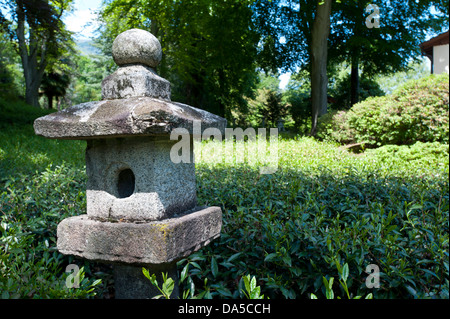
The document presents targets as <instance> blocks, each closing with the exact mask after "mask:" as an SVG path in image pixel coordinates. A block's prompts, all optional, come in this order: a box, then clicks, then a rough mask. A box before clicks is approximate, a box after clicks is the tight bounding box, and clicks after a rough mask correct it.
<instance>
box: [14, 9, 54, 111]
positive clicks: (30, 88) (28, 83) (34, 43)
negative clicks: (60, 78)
mask: <svg viewBox="0 0 450 319" xmlns="http://www.w3.org/2000/svg"><path fill="white" fill-rule="evenodd" d="M16 13H17V30H16V34H17V39H18V42H19V55H20V58H21V61H22V68H23V73H24V78H25V102H26V103H28V104H30V105H32V106H35V107H40V105H39V87H40V86H41V82H42V77H43V76H44V71H45V67H46V66H47V60H46V53H47V50H46V45H45V41H46V40H45V38H44V39H42V40H38V39H37V36H36V35H35V32H34V30H33V29H32V28H30V29H29V31H28V39H27V38H26V36H25V32H26V31H25V13H24V10H23V7H22V5H20V4H18V5H17V10H16ZM39 41H43V42H42V43H39ZM38 48H39V49H40V55H41V57H40V58H41V59H40V61H39V63H38Z"/></svg>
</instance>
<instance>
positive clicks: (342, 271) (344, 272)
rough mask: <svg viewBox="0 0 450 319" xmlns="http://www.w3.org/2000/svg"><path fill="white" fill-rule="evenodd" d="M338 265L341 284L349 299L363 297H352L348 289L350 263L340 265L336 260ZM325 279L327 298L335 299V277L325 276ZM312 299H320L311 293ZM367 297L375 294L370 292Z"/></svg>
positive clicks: (324, 285) (371, 297)
mask: <svg viewBox="0 0 450 319" xmlns="http://www.w3.org/2000/svg"><path fill="white" fill-rule="evenodd" d="M336 267H337V269H338V272H339V277H340V279H339V283H340V284H341V287H342V289H343V290H344V292H345V293H346V295H347V298H348V299H361V296H355V297H353V298H352V297H351V296H350V293H349V291H348V286H347V279H348V275H349V270H348V264H345V265H344V266H342V267H341V266H340V264H339V262H336ZM322 280H323V287H324V288H325V296H326V298H327V299H334V295H335V294H334V291H333V283H334V277H330V278H329V279H328V280H327V278H325V277H322ZM310 298H311V299H318V298H317V296H316V295H315V294H313V293H312V294H311V296H310ZM337 298H338V299H341V297H340V296H338V297H337ZM365 299H373V295H372V294H371V293H369V294H368V295H367V296H366V298H365Z"/></svg>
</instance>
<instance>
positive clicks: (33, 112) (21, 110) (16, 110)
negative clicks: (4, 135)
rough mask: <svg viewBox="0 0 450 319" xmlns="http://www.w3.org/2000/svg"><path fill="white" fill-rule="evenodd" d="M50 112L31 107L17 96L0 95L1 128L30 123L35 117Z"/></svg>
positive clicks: (6, 128)
mask: <svg viewBox="0 0 450 319" xmlns="http://www.w3.org/2000/svg"><path fill="white" fill-rule="evenodd" d="M50 112H51V111H47V110H41V109H37V108H35V107H32V106H30V105H28V104H26V103H25V102H23V101H20V100H17V98H12V97H2V96H0V128H1V129H2V130H3V129H5V130H8V129H10V126H11V125H14V126H21V125H23V124H32V123H33V122H34V120H35V119H36V118H38V117H39V116H43V115H46V114H49V113H50ZM6 141H8V140H5V142H6Z"/></svg>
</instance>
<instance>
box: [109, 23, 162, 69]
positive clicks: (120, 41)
mask: <svg viewBox="0 0 450 319" xmlns="http://www.w3.org/2000/svg"><path fill="white" fill-rule="evenodd" d="M112 55H113V59H114V62H116V64H117V65H119V66H122V65H126V64H144V65H147V66H149V67H151V68H156V67H157V66H158V64H159V63H160V62H161V58H162V49H161V44H160V43H159V41H158V39H157V38H156V37H155V36H154V35H153V34H151V33H150V32H148V31H145V30H142V29H130V30H127V31H125V32H122V33H121V34H119V35H118V36H117V37H116V39H115V40H114V42H113V45H112Z"/></svg>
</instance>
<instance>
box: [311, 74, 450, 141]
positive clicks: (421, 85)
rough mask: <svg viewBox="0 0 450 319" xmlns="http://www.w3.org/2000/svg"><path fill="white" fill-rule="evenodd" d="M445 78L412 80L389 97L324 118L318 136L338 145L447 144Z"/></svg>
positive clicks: (437, 76)
mask: <svg viewBox="0 0 450 319" xmlns="http://www.w3.org/2000/svg"><path fill="white" fill-rule="evenodd" d="M448 81H449V78H448V74H441V75H430V76H428V77H425V78H422V79H420V80H412V81H409V82H407V83H406V84H405V85H403V86H402V87H400V88H399V89H397V90H396V91H394V93H392V94H391V95H389V96H382V97H371V98H368V99H366V100H365V101H363V102H361V103H358V104H355V105H354V106H353V107H352V108H351V109H350V110H349V111H348V112H344V111H343V112H337V113H334V114H331V115H330V116H328V117H324V118H323V119H322V120H321V121H320V124H319V133H318V136H319V137H320V138H323V139H327V138H328V139H331V140H334V141H337V142H341V143H365V144H366V145H367V146H369V147H374V146H375V147H376V146H381V145H387V144H395V145H405V144H406V145H410V144H414V143H415V142H418V141H420V142H442V143H448V140H449V82H448Z"/></svg>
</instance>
